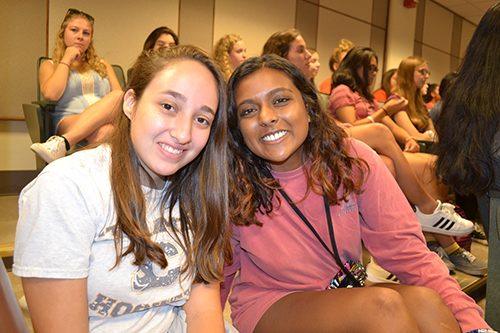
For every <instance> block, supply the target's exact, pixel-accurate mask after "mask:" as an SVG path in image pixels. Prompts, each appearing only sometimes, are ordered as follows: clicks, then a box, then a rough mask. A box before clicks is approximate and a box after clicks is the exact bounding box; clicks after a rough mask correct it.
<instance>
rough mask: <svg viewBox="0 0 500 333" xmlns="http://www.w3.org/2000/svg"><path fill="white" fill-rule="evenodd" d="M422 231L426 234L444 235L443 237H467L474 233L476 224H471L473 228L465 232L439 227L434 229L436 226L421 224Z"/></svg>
mask: <svg viewBox="0 0 500 333" xmlns="http://www.w3.org/2000/svg"><path fill="white" fill-rule="evenodd" d="M421 227H422V231H426V232H432V233H434V234H442V235H449V236H465V235H469V234H471V233H472V232H473V231H474V224H472V223H471V227H470V228H468V229H465V230H453V229H449V230H447V229H446V227H445V228H439V227H434V226H427V225H423V224H421Z"/></svg>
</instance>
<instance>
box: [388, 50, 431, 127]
mask: <svg viewBox="0 0 500 333" xmlns="http://www.w3.org/2000/svg"><path fill="white" fill-rule="evenodd" d="M426 63H427V62H426V61H425V60H424V59H422V58H419V57H414V56H409V57H406V58H404V59H403V61H401V63H400V64H399V67H398V72H397V76H396V86H395V87H394V88H393V92H394V93H396V94H398V95H399V96H401V97H404V98H406V99H407V100H408V106H407V107H406V112H407V113H408V117H409V118H410V120H411V122H412V123H413V124H414V125H415V127H416V128H417V129H418V130H419V131H423V130H424V129H426V128H427V127H428V126H429V115H428V114H427V109H426V107H425V104H424V99H423V98H422V94H421V92H420V88H417V87H416V86H415V69H416V68H418V67H420V66H422V65H424V64H426Z"/></svg>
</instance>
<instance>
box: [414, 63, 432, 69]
mask: <svg viewBox="0 0 500 333" xmlns="http://www.w3.org/2000/svg"><path fill="white" fill-rule="evenodd" d="M428 67H429V66H428V65H427V63H426V62H424V63H423V64H421V65H418V66H417V67H416V69H424V68H428Z"/></svg>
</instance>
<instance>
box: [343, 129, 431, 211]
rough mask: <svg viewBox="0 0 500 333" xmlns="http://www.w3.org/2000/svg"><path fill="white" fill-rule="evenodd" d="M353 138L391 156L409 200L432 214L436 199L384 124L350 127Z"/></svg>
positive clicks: (399, 182) (397, 178)
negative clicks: (423, 184) (416, 173)
mask: <svg viewBox="0 0 500 333" xmlns="http://www.w3.org/2000/svg"><path fill="white" fill-rule="evenodd" d="M349 130H350V133H351V135H352V137H353V138H355V139H358V140H360V141H363V142H365V143H366V144H368V145H369V146H370V147H371V148H373V149H374V150H375V151H376V152H377V153H379V154H382V155H385V156H387V157H389V158H390V159H391V160H392V161H393V163H394V167H395V169H396V181H397V182H398V184H399V186H400V187H401V190H403V193H404V194H405V196H406V197H407V198H408V200H409V201H410V202H411V203H412V204H414V205H416V206H418V208H419V209H420V211H422V212H423V213H424V214H432V213H433V212H434V210H435V209H436V207H437V206H438V204H437V202H436V200H435V199H433V198H432V196H430V194H429V193H428V192H427V191H426V190H425V189H424V187H423V186H422V184H421V183H420V181H419V180H418V178H417V176H416V175H415V172H414V171H413V169H412V168H411V166H410V164H409V163H408V160H407V159H406V157H405V155H404V154H403V152H402V151H401V148H400V147H399V145H398V144H397V143H396V140H395V139H394V135H393V134H392V133H391V131H390V130H389V129H388V128H387V127H386V126H385V125H382V124H378V123H377V124H370V125H363V126H354V127H350V128H349Z"/></svg>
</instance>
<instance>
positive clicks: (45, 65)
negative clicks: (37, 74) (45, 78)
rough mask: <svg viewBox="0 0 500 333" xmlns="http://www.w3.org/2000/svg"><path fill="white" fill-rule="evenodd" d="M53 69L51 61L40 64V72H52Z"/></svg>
mask: <svg viewBox="0 0 500 333" xmlns="http://www.w3.org/2000/svg"><path fill="white" fill-rule="evenodd" d="M54 69H55V68H54V62H53V61H52V59H47V60H45V61H43V62H42V63H41V64H40V71H49V70H52V71H53V70H54Z"/></svg>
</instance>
